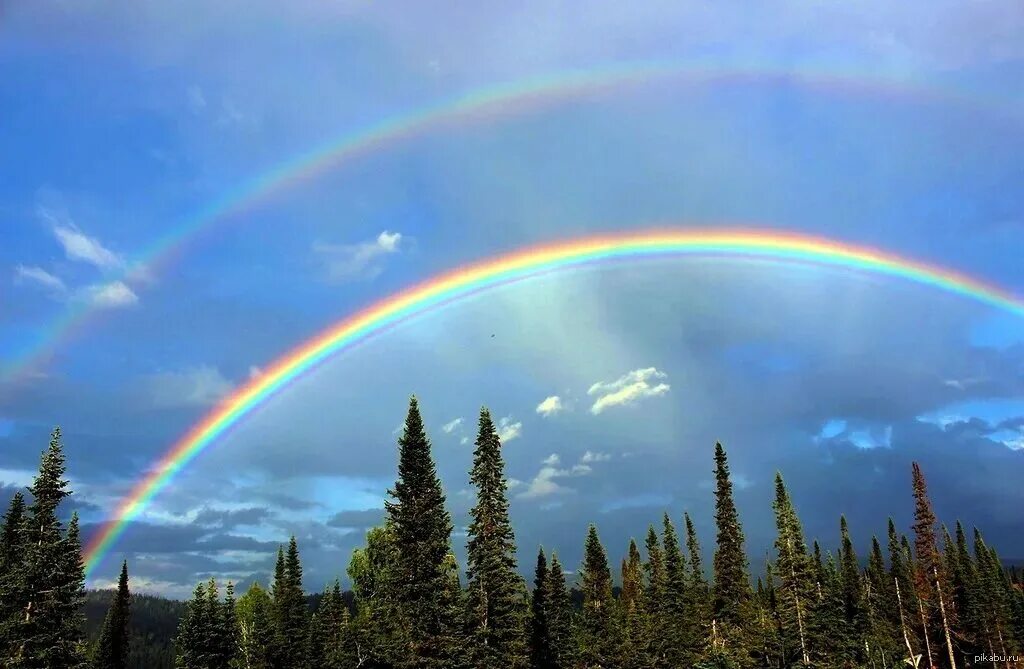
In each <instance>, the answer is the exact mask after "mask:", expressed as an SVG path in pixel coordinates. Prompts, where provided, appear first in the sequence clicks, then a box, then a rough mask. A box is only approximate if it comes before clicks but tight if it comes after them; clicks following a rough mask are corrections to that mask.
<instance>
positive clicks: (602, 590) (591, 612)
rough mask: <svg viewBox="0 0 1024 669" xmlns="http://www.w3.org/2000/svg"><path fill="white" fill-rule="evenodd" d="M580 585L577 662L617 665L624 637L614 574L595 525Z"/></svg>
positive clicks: (590, 534) (589, 538) (585, 665)
mask: <svg viewBox="0 0 1024 669" xmlns="http://www.w3.org/2000/svg"><path fill="white" fill-rule="evenodd" d="M578 584H579V588H580V590H581V591H582V593H583V610H582V611H581V612H580V615H579V618H578V619H577V620H576V643H577V650H576V653H577V654H576V661H577V665H578V666H581V667H588V668H589V667H595V668H596V667H601V668H603V669H605V668H608V667H617V666H618V659H619V653H618V651H619V648H620V643H621V639H620V637H619V634H618V631H619V630H618V627H617V625H616V624H615V623H616V615H615V600H614V599H613V598H612V575H611V571H610V570H609V568H608V556H607V554H606V553H605V550H604V546H602V545H601V540H600V538H598V536H597V528H596V527H595V526H594V525H591V526H590V529H589V530H588V531H587V539H586V542H585V544H584V547H583V565H582V566H581V568H580V574H579V581H578Z"/></svg>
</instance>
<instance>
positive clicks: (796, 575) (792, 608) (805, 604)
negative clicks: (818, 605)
mask: <svg viewBox="0 0 1024 669" xmlns="http://www.w3.org/2000/svg"><path fill="white" fill-rule="evenodd" d="M774 509H775V526H776V528H777V535H776V538H775V550H776V553H777V555H778V558H777V561H776V563H775V567H776V569H775V572H776V575H777V576H778V578H779V587H778V590H777V592H776V601H777V612H778V621H779V636H780V642H781V644H782V647H783V648H784V649H786V650H787V651H788V653H787V654H789V653H791V654H792V655H794V656H795V658H796V660H797V661H798V662H799V663H800V664H801V665H803V666H809V665H810V663H811V653H810V648H809V647H808V639H807V636H808V621H809V616H810V611H811V609H812V608H813V605H814V600H815V592H814V591H815V584H814V575H813V572H812V569H811V562H810V557H809V556H808V555H807V543H806V541H805V540H804V532H803V527H802V525H801V524H800V519H799V517H797V514H796V509H794V508H793V503H792V501H791V500H790V497H789V493H788V492H787V490H786V485H785V483H783V481H782V475H781V474H779V473H776V474H775V502H774Z"/></svg>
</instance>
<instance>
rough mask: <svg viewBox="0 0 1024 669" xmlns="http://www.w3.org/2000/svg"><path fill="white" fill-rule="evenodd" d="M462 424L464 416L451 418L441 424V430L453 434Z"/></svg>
mask: <svg viewBox="0 0 1024 669" xmlns="http://www.w3.org/2000/svg"><path fill="white" fill-rule="evenodd" d="M460 425H462V418H456V419H454V420H450V421H448V422H447V423H445V424H444V425H442V426H441V431H442V432H444V433H445V434H451V433H452V432H454V431H455V430H456V429H458V427H459V426H460Z"/></svg>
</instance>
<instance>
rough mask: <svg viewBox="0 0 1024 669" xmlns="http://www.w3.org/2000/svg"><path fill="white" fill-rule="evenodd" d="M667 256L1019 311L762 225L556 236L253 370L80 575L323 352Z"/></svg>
mask: <svg viewBox="0 0 1024 669" xmlns="http://www.w3.org/2000/svg"><path fill="white" fill-rule="evenodd" d="M666 255H670V256H688V255H698V256H704V255H725V256H731V257H738V258H756V259H765V260H779V261H790V262H810V263H815V264H824V265H829V266H835V267H845V268H850V269H856V270H863V271H868V272H872V273H875V274H880V275H885V276H892V277H899V278H903V279H907V280H910V281H913V282H916V283H919V284H924V285H928V286H933V287H935V288H939V289H941V290H944V291H947V292H950V293H955V294H958V295H962V296H964V297H967V298H971V299H974V300H977V301H979V302H982V303H984V304H988V305H991V306H993V307H997V308H999V309H1004V310H1006V311H1008V312H1010V313H1013V314H1016V315H1018V316H1024V302H1022V301H1021V299H1019V298H1018V297H1015V296H1014V295H1013V294H1011V293H1010V292H1008V291H1006V290H1003V289H1001V288H998V287H996V286H994V285H990V284H986V283H984V282H982V281H980V280H978V279H974V278H971V277H969V276H966V275H964V274H959V273H957V272H954V271H952V270H947V269H943V268H940V267H934V266H929V265H926V264H924V263H920V262H915V261H912V260H908V259H906V258H901V257H899V256H896V255H892V254H889V253H886V252H883V251H879V250H875V249H870V248H865V247H859V246H853V245H850V244H845V243H842V242H838V241H832V240H828V239H822V238H814V237H806V236H802V235H797V234H790V233H780V232H776V231H769V230H737V229H679V230H671V229H666V230H657V231H648V232H640V233H637V232H633V233H626V234H620V235H607V236H597V237H587V238H583V239H573V240H568V241H562V242H558V243H554V244H549V245H543V246H536V247H531V248H527V249H525V250H522V251H518V252H515V253H511V254H508V255H502V256H499V257H497V258H490V259H486V260H483V261H481V262H478V263H476V264H472V265H468V266H465V267H461V268H459V269H456V270H453V271H451V272H448V273H446V274H442V275H440V276H437V277H435V278H432V279H428V280H426V281H424V282H422V283H420V284H417V285H415V286H413V287H412V288H409V289H408V290H404V291H402V292H400V293H397V294H395V295H392V296H391V297H388V298H386V299H383V300H381V301H380V302H377V303H376V304H373V305H371V306H370V307H368V308H366V309H364V310H363V311H360V312H358V313H356V314H354V315H352V316H349V317H347V318H345V319H343V320H341V321H339V322H338V323H336V324H335V325H332V326H331V327H329V328H327V329H326V330H324V331H323V332H321V333H319V334H318V335H316V336H315V337H313V338H311V339H309V340H307V341H305V342H303V343H302V344H301V345H299V346H297V347H296V348H294V349H292V350H291V351H290V352H288V353H287V354H285V355H284V356H282V357H280V358H278V359H277V360H276V361H275V362H274V363H273V364H272V365H270V366H269V367H267V368H266V371H265V372H264V373H263V374H262V375H261V376H259V377H257V378H255V379H253V380H251V381H250V382H249V383H247V384H246V385H245V386H243V387H242V388H240V389H239V390H238V391H236V392H235V393H234V394H232V395H231V396H230V397H228V398H226V399H225V400H223V401H222V402H221V403H220V404H219V405H218V406H217V407H216V408H215V409H214V410H213V411H211V412H210V413H209V414H207V415H206V416H205V417H204V418H203V419H202V420H200V421H199V422H198V423H196V424H195V426H193V427H192V429H190V430H189V431H188V432H187V433H186V434H185V436H184V437H182V438H181V439H180V440H179V441H178V442H177V443H176V444H174V446H172V447H171V449H170V450H168V451H167V453H166V454H165V455H164V456H163V457H162V458H161V459H160V461H159V462H157V463H156V465H155V466H154V467H153V468H152V470H150V472H149V473H148V474H147V475H146V477H145V478H144V479H143V480H142V481H140V482H139V483H138V484H137V485H136V486H135V487H134V488H133V489H132V491H131V492H130V493H129V494H128V495H127V496H126V497H125V498H124V500H123V501H122V502H121V503H120V505H119V506H118V507H117V510H116V513H115V514H114V517H113V518H112V519H111V520H110V521H109V522H107V523H106V524H105V525H104V526H103V527H102V528H101V530H100V531H99V532H98V533H97V534H96V535H95V536H94V537H93V538H92V540H91V541H90V543H89V546H88V548H87V549H86V557H85V560H86V570H87V572H91V571H92V569H94V568H95V567H96V566H97V565H98V564H99V562H100V561H101V560H102V558H103V557H104V555H106V553H107V552H109V551H110V549H111V548H112V547H113V545H114V543H115V542H116V541H117V539H118V537H119V536H120V535H121V534H122V533H123V532H124V531H125V529H126V528H127V527H128V525H129V524H130V523H131V521H132V519H133V518H135V517H137V516H138V515H139V513H140V512H142V511H143V510H144V509H145V508H146V506H147V505H148V504H149V503H150V502H151V501H152V499H153V497H154V496H156V495H157V494H158V493H159V492H160V491H161V490H163V489H164V488H165V487H167V485H168V484H169V483H170V482H171V480H172V479H173V478H174V476H175V475H176V474H177V473H178V472H180V471H181V470H182V469H184V468H185V467H186V466H188V464H189V463H190V462H191V461H192V460H193V459H194V458H195V457H196V456H198V455H199V454H200V453H201V452H203V450H205V449H206V448H208V447H209V446H210V445H211V444H212V443H213V442H214V441H215V440H216V439H217V437H218V436H220V435H222V434H223V433H224V432H225V430H227V429H229V428H230V427H232V426H233V425H235V424H236V423H238V422H239V421H240V420H242V419H243V418H244V417H245V416H246V415H248V414H249V413H250V412H251V411H252V410H253V409H255V408H256V407H258V406H260V405H261V404H263V403H264V402H266V401H267V399H268V398H269V397H271V396H272V395H273V394H275V393H277V392H278V391H280V390H282V389H283V388H286V387H287V386H288V385H289V384H291V383H292V382H294V381H295V380H296V379H298V378H299V377H300V376H302V375H303V373H305V372H306V371H308V370H310V369H311V368H312V367H314V366H315V365H317V364H318V363H320V362H322V361H323V360H325V359H326V358H328V357H330V356H332V355H334V354H336V353H339V352H341V351H344V350H346V349H347V348H349V347H351V346H352V345H354V344H356V343H357V342H359V341H361V340H363V339H364V338H366V337H368V336H370V335H372V334H374V333H376V332H380V331H381V330H382V329H384V328H386V327H388V326H390V325H394V324H396V323H398V322H401V321H403V320H406V319H408V318H410V317H413V316H415V315H418V314H422V313H424V312H426V311H429V310H430V309H431V308H433V307H437V306H439V305H443V304H449V303H451V302H453V301H456V300H458V299H459V298H463V297H466V296H467V295H470V294H473V293H477V292H479V291H481V290H486V289H488V288H493V287H495V286H499V285H502V284H506V283H509V282H511V281H517V280H521V279H525V278H529V277H531V276H536V275H538V274H542V273H547V272H551V271H557V270H565V269H569V268H573V267H578V266H581V265H585V264H590V263H595V262H597V263H600V262H604V261H609V260H615V259H631V258H637V259H639V258H645V257H659V256H666Z"/></svg>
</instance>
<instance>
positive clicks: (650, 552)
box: [644, 525, 673, 669]
mask: <svg viewBox="0 0 1024 669" xmlns="http://www.w3.org/2000/svg"><path fill="white" fill-rule="evenodd" d="M644 547H645V548H646V549H647V562H645V563H644V573H645V574H646V576H647V590H646V591H645V592H644V603H645V606H646V608H647V616H648V618H649V619H650V621H651V655H652V656H653V661H654V666H655V667H657V668H658V669H666V668H667V667H668V666H669V665H668V660H667V653H668V647H669V641H670V637H671V635H672V632H673V630H672V629H670V628H669V626H668V624H667V623H666V620H665V610H666V608H667V604H666V602H665V592H666V589H667V577H666V575H665V554H664V553H663V552H662V550H661V545H660V543H659V542H658V533H657V532H655V531H654V526H653V525H650V526H648V528H647V540H646V541H645V542H644Z"/></svg>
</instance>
